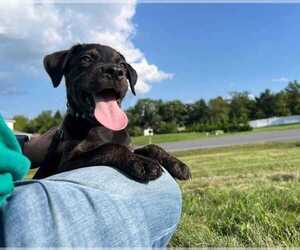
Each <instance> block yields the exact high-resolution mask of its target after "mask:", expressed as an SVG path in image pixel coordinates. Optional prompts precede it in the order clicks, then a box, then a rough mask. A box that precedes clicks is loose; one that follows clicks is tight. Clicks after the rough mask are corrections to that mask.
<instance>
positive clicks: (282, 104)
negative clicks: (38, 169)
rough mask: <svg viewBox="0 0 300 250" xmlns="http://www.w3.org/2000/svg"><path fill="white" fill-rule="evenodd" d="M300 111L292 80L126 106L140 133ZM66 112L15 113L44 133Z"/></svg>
mask: <svg viewBox="0 0 300 250" xmlns="http://www.w3.org/2000/svg"><path fill="white" fill-rule="evenodd" d="M299 114H300V84H299V83H298V82H297V81H293V82H290V83H289V84H288V85H287V86H286V88H284V89H283V90H281V91H279V92H277V93H274V92H272V91H271V90H269V89H266V90H265V91H264V92H262V93H260V94H259V95H258V96H256V97H252V96H251V95H249V93H248V92H246V91H245V92H232V93H231V94H230V98H224V97H221V96H218V97H216V98H213V99H210V100H208V101H205V100H204V99H200V100H198V101H196V102H194V103H189V104H187V103H182V102H181V101H180V100H173V101H166V102H164V101H162V100H153V99H140V100H139V101H138V102H137V103H136V104H135V105H134V106H133V107H130V108H129V109H128V110H127V115H128V118H129V121H130V122H129V127H128V128H129V132H130V134H131V135H134V136H136V135H141V134H142V133H143V129H145V128H148V127H150V128H152V129H153V130H154V132H155V133H173V132H178V131H182V130H185V131H198V132H203V131H206V132H210V131H214V130H224V131H225V132H227V131H245V130H250V129H251V128H250V126H249V124H248V122H249V121H250V120H255V119H263V118H269V117H273V116H288V115H299ZM62 117H63V115H62V114H61V113H60V112H59V111H57V112H55V113H54V114H53V113H52V112H51V111H44V112H42V113H41V114H39V115H38V116H37V117H35V118H34V119H28V118H27V117H25V116H20V115H18V116H15V117H14V120H16V124H15V129H16V130H19V131H24V132H28V133H43V132H45V131H47V130H48V129H49V128H51V127H53V126H58V125H59V124H60V122H61V121H62Z"/></svg>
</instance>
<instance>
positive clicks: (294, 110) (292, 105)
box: [285, 81, 300, 115]
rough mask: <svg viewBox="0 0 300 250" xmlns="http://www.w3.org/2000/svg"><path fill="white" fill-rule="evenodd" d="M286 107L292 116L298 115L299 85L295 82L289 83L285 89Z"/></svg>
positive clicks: (299, 107) (299, 106) (299, 101)
mask: <svg viewBox="0 0 300 250" xmlns="http://www.w3.org/2000/svg"><path fill="white" fill-rule="evenodd" d="M285 92H286V93H287V100H288V107H289V110H290V112H291V114H293V115H299V114H300V84H299V83H298V82H297V81H293V82H290V83H289V84H288V86H287V87H286V88H285Z"/></svg>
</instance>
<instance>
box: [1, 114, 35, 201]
mask: <svg viewBox="0 0 300 250" xmlns="http://www.w3.org/2000/svg"><path fill="white" fill-rule="evenodd" d="M29 167H30V161H29V160H28V159H27V158H26V157H25V156H24V155H23V154H22V150H21V147H20V145H19V143H18V141H17V139H16V137H15V136H14V134H13V133H12V131H11V130H10V129H9V128H8V127H7V125H6V123H5V121H4V119H3V118H2V116H1V115H0V206H1V205H2V204H3V203H4V202H5V201H6V199H7V197H9V195H10V194H11V193H12V192H13V190H14V181H17V180H21V179H22V178H23V177H24V176H25V175H26V174H27V173H28V170H29Z"/></svg>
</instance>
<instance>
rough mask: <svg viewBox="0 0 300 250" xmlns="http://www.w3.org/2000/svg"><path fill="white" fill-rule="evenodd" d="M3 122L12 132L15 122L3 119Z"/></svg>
mask: <svg viewBox="0 0 300 250" xmlns="http://www.w3.org/2000/svg"><path fill="white" fill-rule="evenodd" d="M5 122H6V124H7V126H8V127H9V128H10V129H11V130H14V124H15V122H16V121H15V120H11V119H5Z"/></svg>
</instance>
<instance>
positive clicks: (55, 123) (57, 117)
mask: <svg viewBox="0 0 300 250" xmlns="http://www.w3.org/2000/svg"><path fill="white" fill-rule="evenodd" d="M62 120H63V116H62V115H61V113H60V112H59V110H57V111H56V112H55V114H54V116H53V124H52V126H53V127H56V126H59V125H60V124H61V123H62Z"/></svg>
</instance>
